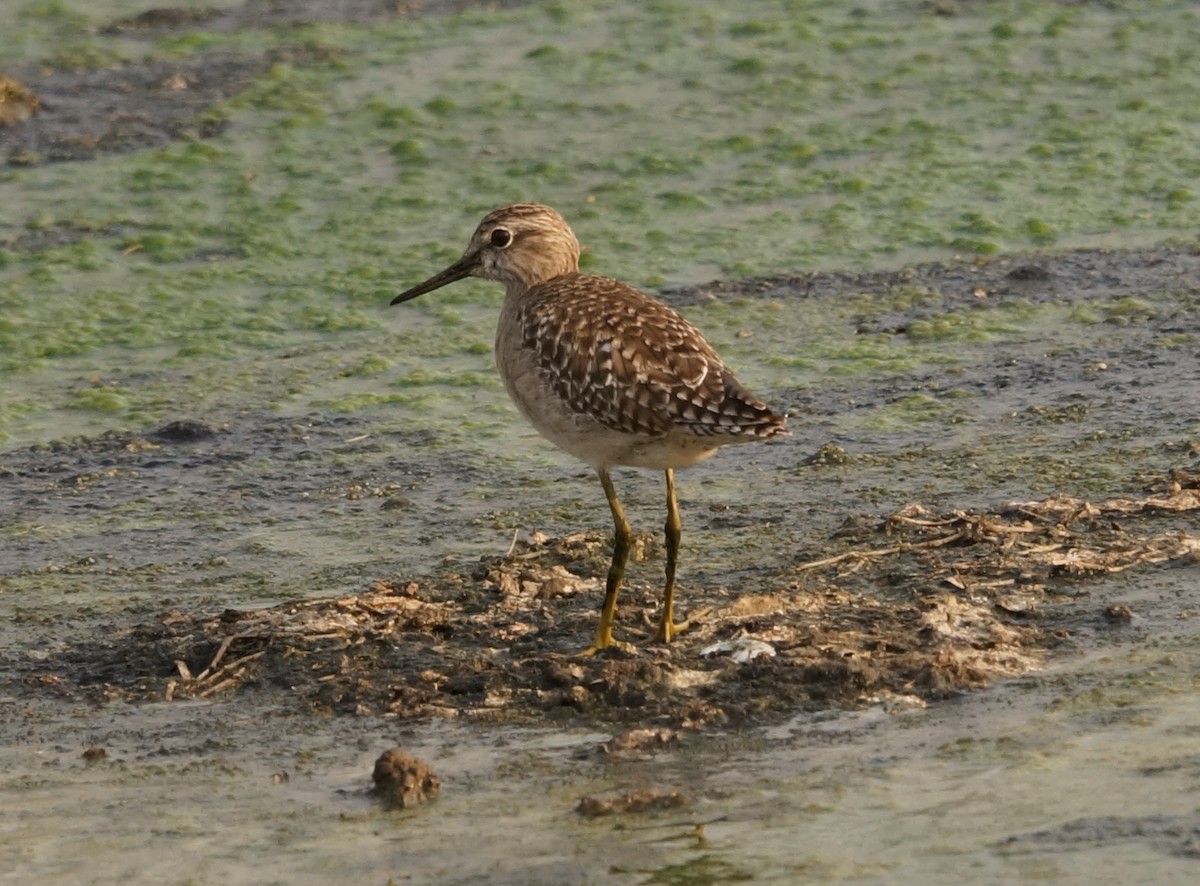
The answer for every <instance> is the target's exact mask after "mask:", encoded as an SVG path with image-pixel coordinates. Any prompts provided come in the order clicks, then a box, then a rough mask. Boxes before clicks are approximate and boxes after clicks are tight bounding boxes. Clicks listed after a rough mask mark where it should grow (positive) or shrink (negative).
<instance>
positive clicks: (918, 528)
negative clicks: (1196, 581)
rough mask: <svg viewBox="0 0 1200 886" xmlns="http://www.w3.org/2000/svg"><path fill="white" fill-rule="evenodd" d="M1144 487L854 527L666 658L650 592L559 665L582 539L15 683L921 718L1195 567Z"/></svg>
mask: <svg viewBox="0 0 1200 886" xmlns="http://www.w3.org/2000/svg"><path fill="white" fill-rule="evenodd" d="M1184 484H1187V485H1186V486H1185V485H1184ZM1157 486H1158V488H1157V490H1156V491H1152V492H1151V493H1150V494H1148V495H1145V496H1142V497H1139V498H1128V499H1111V500H1107V501H1101V502H1095V503H1091V502H1084V501H1079V500H1073V499H1064V498H1056V499H1049V500H1044V501H1035V502H1024V503H1018V504H1013V505H1010V506H1009V507H1007V508H1005V509H1003V510H999V511H997V512H995V513H987V514H972V513H967V512H962V511H958V512H954V513H950V514H943V515H932V514H928V513H926V512H924V511H923V510H922V509H920V508H917V507H915V506H914V507H911V508H907V509H905V510H904V511H902V512H900V513H897V514H894V515H892V516H891V517H889V518H888V519H887V520H885V521H884V522H883V523H882V524H879V525H877V526H874V527H870V528H863V527H859V526H853V527H850V528H849V529H848V530H847V531H846V532H844V533H841V534H840V535H841V538H840V546H841V547H843V548H844V550H842V551H841V552H840V553H836V554H833V555H831V556H829V557H826V558H823V559H821V560H819V561H813V562H806V563H801V564H797V565H796V566H794V567H792V568H790V569H789V570H788V571H787V574H785V575H783V576H780V579H781V582H780V584H779V586H778V589H777V590H776V591H774V592H770V593H764V594H750V595H742V596H735V595H733V594H731V593H729V592H728V591H727V590H724V589H720V590H717V591H703V590H700V589H696V588H686V589H685V594H686V596H687V599H688V602H689V603H690V604H691V605H692V606H693V607H695V608H700V607H704V608H706V609H709V610H710V611H709V613H708V614H707V615H705V616H703V617H701V618H700V619H699V621H698V624H697V625H696V626H695V627H694V628H693V629H692V630H691V631H689V632H688V633H687V634H686V635H685V639H683V640H682V641H679V642H676V643H675V644H672V645H670V646H665V645H661V644H657V643H652V642H649V638H650V637H651V636H652V631H653V624H654V621H655V617H654V609H655V606H656V602H657V601H656V599H655V597H656V592H655V590H654V589H652V588H647V587H634V588H632V589H631V591H630V593H629V594H627V595H626V600H625V604H624V607H623V609H622V610H621V612H622V613H623V616H624V617H623V618H622V619H621V620H620V626H621V627H622V628H623V630H624V632H625V634H626V635H627V636H628V637H629V638H630V639H634V640H636V641H637V644H636V645H635V646H633V647H630V648H627V649H615V648H614V649H610V650H606V651H605V652H604V653H601V654H599V655H596V656H593V657H580V656H577V655H572V654H571V653H570V649H571V647H572V645H573V644H579V645H581V643H582V638H585V637H588V636H589V635H590V632H591V630H592V629H593V627H594V621H595V618H596V605H597V600H598V597H599V592H600V590H601V587H600V582H599V581H598V580H597V579H596V578H595V576H597V575H603V573H604V567H605V558H606V557H607V549H606V548H607V543H606V539H605V537H604V536H602V535H599V534H595V533H581V534H578V535H574V536H570V537H567V538H562V539H557V540H549V539H541V538H534V539H530V540H528V541H526V542H524V543H519V544H516V545H514V550H513V551H512V552H510V553H509V555H507V556H505V557H503V558H490V559H487V560H484V561H482V562H481V563H480V564H479V565H478V567H477V568H476V569H474V570H472V571H471V572H470V573H451V574H447V575H443V576H439V577H438V578H437V579H436V580H433V581H431V582H428V583H418V582H409V583H407V584H405V585H403V586H401V585H398V584H395V583H391V582H386V581H379V582H376V583H375V585H374V587H372V588H371V589H370V590H367V591H364V592H363V593H361V594H354V595H351V596H344V597H338V598H335V599H317V600H309V601H305V602H303V603H298V604H289V605H283V606H274V607H269V608H264V609H253V610H235V609H227V610H225V611H224V612H221V613H219V614H197V613H184V612H171V613H168V614H166V615H165V616H162V617H160V618H158V619H156V620H155V621H153V622H149V623H145V624H140V625H136V626H134V627H131V628H127V629H123V630H120V631H118V632H116V633H115V634H113V635H112V636H109V637H106V638H104V639H103V640H100V641H98V642H90V643H81V644H79V645H77V646H75V647H74V648H71V649H68V650H64V651H62V652H60V653H58V654H56V655H55V656H53V657H52V658H51V659H50V660H48V661H46V662H44V663H43V665H42V666H41V667H40V668H39V669H38V670H37V672H35V673H29V674H27V675H25V677H24V679H23V682H24V684H25V686H26V688H27V689H31V690H34V691H38V690H40V689H41V688H42V687H44V686H46V685H47V684H48V683H58V684H67V683H70V684H74V689H75V691H84V692H89V693H96V694H97V695H100V696H102V697H105V698H113V697H120V698H125V699H129V700H149V699H164V698H165V699H167V700H172V699H177V698H182V697H199V698H211V697H213V696H216V695H220V694H224V693H231V692H245V691H252V690H255V689H268V690H270V691H271V692H272V693H273V694H280V693H282V694H283V695H284V696H285V697H287V698H289V699H290V700H291V701H292V703H294V704H295V705H297V706H299V707H300V708H301V709H303V710H311V711H319V712H327V713H354V714H369V715H382V716H392V717H400V718H411V717H459V716H468V717H473V718H482V719H487V720H493V721H495V720H499V721H508V722H511V721H515V722H525V721H532V720H535V719H542V718H544V717H546V716H547V715H550V716H554V715H556V714H558V715H560V716H583V717H597V718H599V719H601V720H605V721H614V720H615V721H621V720H627V719H632V720H635V721H637V722H639V723H662V724H669V725H672V726H678V727H686V728H701V727H705V726H743V725H749V724H753V723H762V722H767V721H771V720H775V719H779V718H782V717H785V716H788V715H791V714H794V713H795V712H796V711H798V710H806V709H807V710H815V709H818V708H823V707H829V706H835V707H858V706H864V705H867V704H872V703H882V704H884V705H886V706H889V707H894V706H900V707H905V706H914V705H920V704H923V703H924V701H925V700H927V699H934V698H939V697H945V696H946V695H948V694H953V693H956V692H960V691H963V690H966V689H970V688H977V687H980V686H983V685H986V684H987V683H988V682H989V681H990V680H993V679H995V678H997V677H1004V676H1013V675H1017V674H1020V673H1022V672H1025V671H1028V670H1030V669H1034V668H1037V667H1038V666H1039V665H1040V663H1041V662H1042V661H1043V658H1044V656H1045V654H1046V652H1047V650H1049V649H1053V648H1056V647H1061V646H1063V645H1069V644H1070V643H1071V638H1072V634H1073V628H1072V625H1073V624H1074V623H1077V622H1078V621H1079V620H1080V619H1081V618H1083V619H1086V620H1087V621H1089V622H1091V623H1093V624H1101V623H1107V624H1111V623H1112V622H1113V620H1112V619H1111V618H1108V617H1107V615H1106V613H1105V611H1103V610H1100V609H1098V608H1097V607H1093V608H1096V610H1097V611H1092V612H1088V613H1086V614H1081V613H1079V612H1077V611H1075V612H1073V611H1070V608H1069V607H1068V606H1065V605H1063V604H1065V603H1069V602H1070V601H1072V600H1076V599H1077V598H1079V597H1080V595H1081V594H1083V593H1084V590H1083V587H1082V586H1084V585H1085V584H1086V582H1087V580H1088V578H1089V577H1093V576H1100V575H1111V574H1114V573H1118V572H1124V571H1126V570H1129V569H1134V568H1154V567H1156V566H1160V565H1162V564H1171V563H1179V564H1192V565H1195V564H1197V563H1198V562H1200V535H1198V534H1195V533H1194V532H1190V531H1188V530H1187V529H1184V528H1181V527H1179V526H1176V525H1174V524H1173V521H1174V520H1175V518H1178V517H1185V518H1186V517H1187V515H1192V514H1194V513H1196V512H1200V477H1197V476H1196V475H1193V474H1190V473H1188V472H1185V471H1178V472H1176V473H1175V475H1174V476H1173V477H1172V478H1170V479H1167V480H1164V481H1162V482H1160V483H1159V484H1157ZM1193 519H1194V518H1193ZM649 546H650V542H649V540H648V539H644V540H643V546H642V547H643V553H644V551H645V549H646V548H648V547H649ZM693 611H694V610H693ZM1120 621H1122V620H1118V623H1119V622H1120ZM631 622H632V624H631ZM93 681H94V682H93ZM89 682H90V683H91V685H88V684H89Z"/></svg>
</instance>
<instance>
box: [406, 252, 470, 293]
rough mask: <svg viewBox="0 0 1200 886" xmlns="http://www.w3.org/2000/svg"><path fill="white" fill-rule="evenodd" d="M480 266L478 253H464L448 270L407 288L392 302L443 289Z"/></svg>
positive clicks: (467, 275)
mask: <svg viewBox="0 0 1200 886" xmlns="http://www.w3.org/2000/svg"><path fill="white" fill-rule="evenodd" d="M477 267H479V256H478V255H464V256H463V257H462V258H460V259H459V260H458V261H456V262H455V263H454V264H452V265H451V266H450V267H448V268H446V270H444V271H442V272H441V273H439V274H434V275H433V276H432V277H430V278H429V279H428V280H426V281H425V282H424V283H418V284H417V285H416V286H414V287H413V288H412V289H406V290H404V291H403V292H402V293H400V294H399V295H398V296H396V297H395V298H394V299H392V300H391V302H390V304H393V305H398V304H400V302H405V301H408V300H409V299H410V298H416V297H417V296H418V295H424V294H425V293H427V292H433V290H435V289H441V288H442V287H443V286H445V285H447V284H448V283H453V282H454V281H455V280H462V279H463V278H464V277H470V276H471V272H472V271H473V270H475V269H476V268H477Z"/></svg>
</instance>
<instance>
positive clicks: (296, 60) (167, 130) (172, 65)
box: [0, 0, 519, 166]
mask: <svg viewBox="0 0 1200 886" xmlns="http://www.w3.org/2000/svg"><path fill="white" fill-rule="evenodd" d="M515 5H519V4H518V3H516V2H490V3H481V2H467V0H443V2H436V0H429V2H420V0H418V2H411V3H405V2H395V0H334V2H329V0H302V2H290V3H278V2H274V0H251V2H248V3H246V4H244V5H243V6H239V7H234V8H232V9H214V8H211V7H199V8H178V7H160V8H153V9H148V10H146V11H144V12H142V13H139V14H138V15H135V16H131V17H129V18H125V19H120V20H118V21H115V22H113V23H112V24H110V25H108V26H106V27H104V28H101V29H100V32H99V36H100V37H105V36H109V37H128V36H142V37H159V36H162V35H164V34H181V33H187V32H189V31H198V30H205V31H219V32H240V31H246V30H254V29H271V28H282V29H290V28H297V27H301V26H304V25H311V24H319V23H321V22H335V21H336V22H362V23H370V22H373V21H379V20H382V19H390V18H397V17H402V16H407V15H421V14H449V13H454V12H461V11H463V10H466V9H470V8H500V7H504V6H515ZM329 60H330V53H329V51H328V50H322V49H319V48H316V47H312V46H294V47H289V48H276V49H272V50H270V51H269V52H266V53H264V54H262V55H260V56H239V55H233V54H230V53H204V54H200V55H197V56H196V57H194V58H191V59H186V60H179V61H162V60H153V59H152V60H149V61H144V62H133V61H129V62H125V63H123V64H120V65H117V66H114V67H104V68H84V67H78V66H73V65H68V64H65V63H57V64H56V63H51V64H49V65H45V66H32V65H29V66H15V67H13V68H12V69H11V70H9V71H8V72H7V73H9V74H11V75H12V76H13V77H15V78H16V80H15V81H12V82H19V83H20V85H21V89H22V90H23V91H24V92H25V93H28V94H30V95H32V96H36V105H35V106H33V107H32V110H31V112H30V113H23V114H20V115H13V116H12V119H11V120H10V121H7V122H9V123H10V124H11V125H0V163H3V164H4V165H8V166H34V165H39V164H43V163H60V162H65V161H78V160H91V159H94V158H96V157H99V156H103V155H105V154H111V153H126V152H131V151H139V150H144V149H147V148H156V147H162V146H163V145H166V144H169V143H171V142H173V141H177V140H179V139H206V138H212V137H213V136H215V135H218V134H220V133H221V132H223V131H224V130H225V129H226V128H227V127H228V125H229V120H228V118H227V116H226V115H224V114H220V113H210V112H211V111H212V109H213V108H214V106H216V105H217V104H218V103H219V102H221V101H224V100H225V99H227V98H230V97H232V96H234V95H236V94H237V93H239V92H241V91H242V90H243V89H245V87H246V86H247V85H249V83H250V81H251V80H252V79H253V78H254V77H255V76H256V75H258V74H259V73H261V72H262V71H264V70H266V69H267V68H268V67H269V66H270V65H272V64H275V63H287V64H292V65H299V66H304V65H312V64H322V63H327V62H328V61H329ZM4 79H7V78H4ZM6 95H7V93H6V92H4V91H3V90H2V89H0V98H3V97H4V96H6ZM15 104H16V103H15V102H9V103H8V105H9V106H10V107H12V106H15ZM3 122H5V121H4V119H3V115H2V114H0V123H3Z"/></svg>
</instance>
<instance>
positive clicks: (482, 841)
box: [0, 637, 1200, 884]
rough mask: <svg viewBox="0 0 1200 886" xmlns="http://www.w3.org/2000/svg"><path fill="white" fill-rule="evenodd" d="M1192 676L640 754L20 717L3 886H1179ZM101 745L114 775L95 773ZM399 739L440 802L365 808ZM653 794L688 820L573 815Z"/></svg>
mask: <svg viewBox="0 0 1200 886" xmlns="http://www.w3.org/2000/svg"><path fill="white" fill-rule="evenodd" d="M1198 673H1200V649H1198V647H1197V645H1196V643H1195V640H1194V637H1193V638H1192V639H1189V640H1187V641H1183V642H1180V641H1179V640H1177V639H1166V640H1164V641H1162V642H1161V643H1156V644H1154V646H1153V648H1151V649H1147V648H1145V646H1144V645H1143V644H1141V643H1134V644H1130V643H1126V642H1122V641H1118V642H1116V643H1113V644H1112V645H1111V646H1109V647H1107V648H1105V649H1104V651H1103V652H1102V653H1092V654H1088V655H1081V656H1079V657H1077V658H1075V659H1072V660H1068V661H1061V662H1058V663H1056V664H1055V665H1054V667H1053V668H1052V669H1051V671H1049V672H1048V673H1045V674H1042V675H1034V676H1029V677H1026V678H1023V679H1020V680H1017V681H1013V682H1010V683H1008V684H1006V685H1003V686H998V687H995V688H993V689H990V690H988V691H985V692H982V693H978V694H974V695H969V696H965V697H962V698H959V699H957V700H955V701H953V702H947V703H942V704H938V705H935V706H933V707H930V708H929V709H926V710H912V711H908V712H905V713H887V712H885V711H884V710H882V709H881V708H879V707H875V708H872V709H870V710H866V711H862V712H858V713H841V714H834V713H830V714H824V715H819V716H813V715H806V716H802V717H797V718H796V719H794V720H792V721H791V722H787V723H782V724H780V725H778V726H775V727H772V728H769V729H758V730H750V731H747V732H743V731H737V730H734V731H731V732H726V733H720V734H715V735H714V734H709V735H695V734H686V733H685V735H684V737H683V739H682V745H681V746H677V747H676V748H675V749H668V750H664V751H662V752H659V753H658V754H655V755H653V756H648V757H644V758H637V759H632V760H612V759H608V758H606V757H605V756H604V755H603V754H602V753H601V752H600V751H599V744H600V743H601V742H602V741H603V740H605V739H606V738H607V737H608V734H609V733H606V732H598V731H596V730H595V729H591V730H586V729H581V728H578V727H574V728H572V727H569V726H568V727H565V728H555V729H548V730H539V729H515V728H508V727H495V726H492V727H489V726H485V725H475V726H472V725H471V724H468V723H452V722H433V723H426V724H414V725H401V724H397V723H391V722H386V721H382V722H381V721H379V720H376V719H373V718H367V719H364V720H356V719H345V718H343V719H334V720H327V719H318V720H312V719H305V718H299V717H296V716H294V715H288V714H285V713H283V712H280V711H277V710H272V709H271V708H269V707H264V706H262V705H261V704H256V703H255V700H254V698H253V697H248V698H243V699H241V700H239V701H236V702H228V703H218V704H207V703H203V702H195V703H192V702H187V703H175V704H162V705H141V706H137V707H132V708H131V707H126V706H123V705H120V704H111V705H108V706H106V707H105V708H104V709H102V710H100V711H96V710H91V709H80V708H78V707H75V706H72V705H54V704H49V705H40V704H39V705H28V704H27V703H24V702H18V701H17V700H15V699H8V700H7V701H6V702H5V704H4V707H5V708H6V709H7V711H8V712H9V713H12V714H16V715H17V716H19V717H20V718H21V720H22V721H23V726H21V727H19V728H18V729H16V730H11V731H10V741H9V742H8V743H6V745H5V747H4V749H3V750H2V751H0V766H2V767H3V771H4V773H5V775H4V779H3V785H2V786H0V790H2V791H3V794H4V796H5V798H6V799H5V806H6V809H7V810H8V813H7V814H6V815H5V824H4V827H3V841H2V842H0V870H4V871H5V872H6V873H5V874H4V875H0V881H2V882H11V883H24V882H32V881H34V880H37V879H42V878H45V877H52V878H62V879H69V880H71V882H79V883H106V882H114V881H124V882H147V883H148V882H156V883H209V882H212V883H216V882H221V883H231V884H237V883H257V884H266V883H293V884H297V883H298V884H304V883H323V882H328V881H329V878H330V877H337V878H342V879H347V880H353V881H354V882H380V883H383V882H404V881H405V880H406V879H411V880H412V881H414V882H440V883H454V884H460V883H461V884H466V883H482V882H493V883H512V884H518V883H546V884H550V883H724V882H740V881H744V880H753V881H754V882H777V883H787V882H846V883H910V882H911V883H917V882H921V883H946V884H950V883H961V882H963V879H964V878H968V879H971V880H973V881H976V882H1021V883H1036V882H1047V881H1049V882H1055V883H1087V882H1101V883H1188V882H1191V881H1192V880H1193V879H1194V872H1195V865H1196V859H1197V857H1198V856H1200V812H1198V811H1197V806H1196V792H1197V789H1198V788H1200V757H1198V756H1197V753H1196V746H1197V745H1196V739H1197V735H1200V709H1197V707H1196V706H1195V705H1194V704H1192V703H1183V702H1184V700H1185V699H1194V697H1195V692H1196V691H1197V689H1198V688H1200V687H1198V686H1197V676H1196V675H1197V674H1198ZM13 732H16V733H21V732H24V733H25V734H26V735H27V736H28V738H27V740H26V741H23V742H16V743H13V742H12V738H15V737H16V735H13V734H12V733H13ZM91 743H95V744H97V745H100V746H103V747H104V748H105V749H106V750H107V751H108V757H107V759H106V760H105V761H103V762H99V763H95V764H87V763H84V762H83V761H82V760H81V759H80V748H81V747H83V746H85V745H88V744H91ZM393 744H399V745H401V746H402V747H404V748H405V749H406V750H407V751H409V752H410V753H414V754H416V755H418V756H420V757H422V758H424V759H426V760H427V761H429V762H430V763H431V764H432V765H433V766H434V767H435V769H436V770H437V771H438V773H439V774H440V776H441V779H442V784H443V787H442V795H441V797H440V798H439V799H437V800H436V801H435V802H434V803H432V804H431V805H428V806H424V807H421V808H418V809H416V810H408V811H403V812H392V813H388V812H383V811H379V810H377V809H376V807H375V806H374V803H373V802H371V801H369V800H368V799H367V798H366V797H365V795H364V791H365V789H366V788H367V787H368V786H369V772H370V767H371V764H372V761H373V759H374V757H375V756H377V755H378V753H379V752H380V750H381V749H383V748H385V747H388V746H391V745H393ZM277 773H286V774H287V780H286V781H283V782H277V781H275V780H274V778H273V776H275V775H276V774H277ZM647 785H653V786H658V787H661V788H664V789H669V790H678V791H680V792H682V793H683V794H684V795H685V796H686V797H687V798H688V800H689V803H688V805H687V806H686V807H684V808H682V809H677V810H671V811H664V812H659V813H651V814H644V815H636V816H632V817H628V816H627V817H624V818H621V817H611V818H610V817H601V818H597V819H586V818H583V817H582V816H579V815H578V814H577V813H576V812H575V811H574V807H575V805H576V804H577V803H578V801H579V799H580V798H581V797H583V796H585V795H604V796H609V795H613V794H615V793H618V792H621V791H627V790H634V789H638V788H641V787H645V786H647ZM698 824H702V825H703V840H702V841H701V840H700V838H698V837H697V835H696V833H695V827H696V825H698Z"/></svg>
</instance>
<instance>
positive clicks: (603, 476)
mask: <svg viewBox="0 0 1200 886" xmlns="http://www.w3.org/2000/svg"><path fill="white" fill-rule="evenodd" d="M597 473H598V474H599V475H600V485H601V486H603V487H604V494H605V496H607V498H608V506H609V508H611V509H612V516H613V557H612V563H611V564H610V565H609V567H608V582H607V584H606V586H605V591H604V606H603V607H602V608H601V609H600V626H599V627H598V628H597V629H596V641H595V642H594V643H593V644H592V645H591V647H590V648H588V649H587V650H586V651H585V652H584V655H591V654H593V653H596V652H598V651H600V650H601V649H604V648H605V647H607V646H611V645H613V642H614V641H613V633H612V628H613V622H614V621H615V620H616V617H617V594H618V593H619V592H620V590H621V579H622V578H624V577H625V564H626V563H627V562H628V561H629V550H630V548H631V547H632V546H633V527H632V526H630V525H629V520H628V519H627V518H626V516H625V509H624V508H623V507H621V500H620V499H619V498H617V490H616V489H615V488H614V487H613V482H612V477H610V476H609V474H608V471H607V470H606V469H604V468H601V469H599V470H598V471H597Z"/></svg>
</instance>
